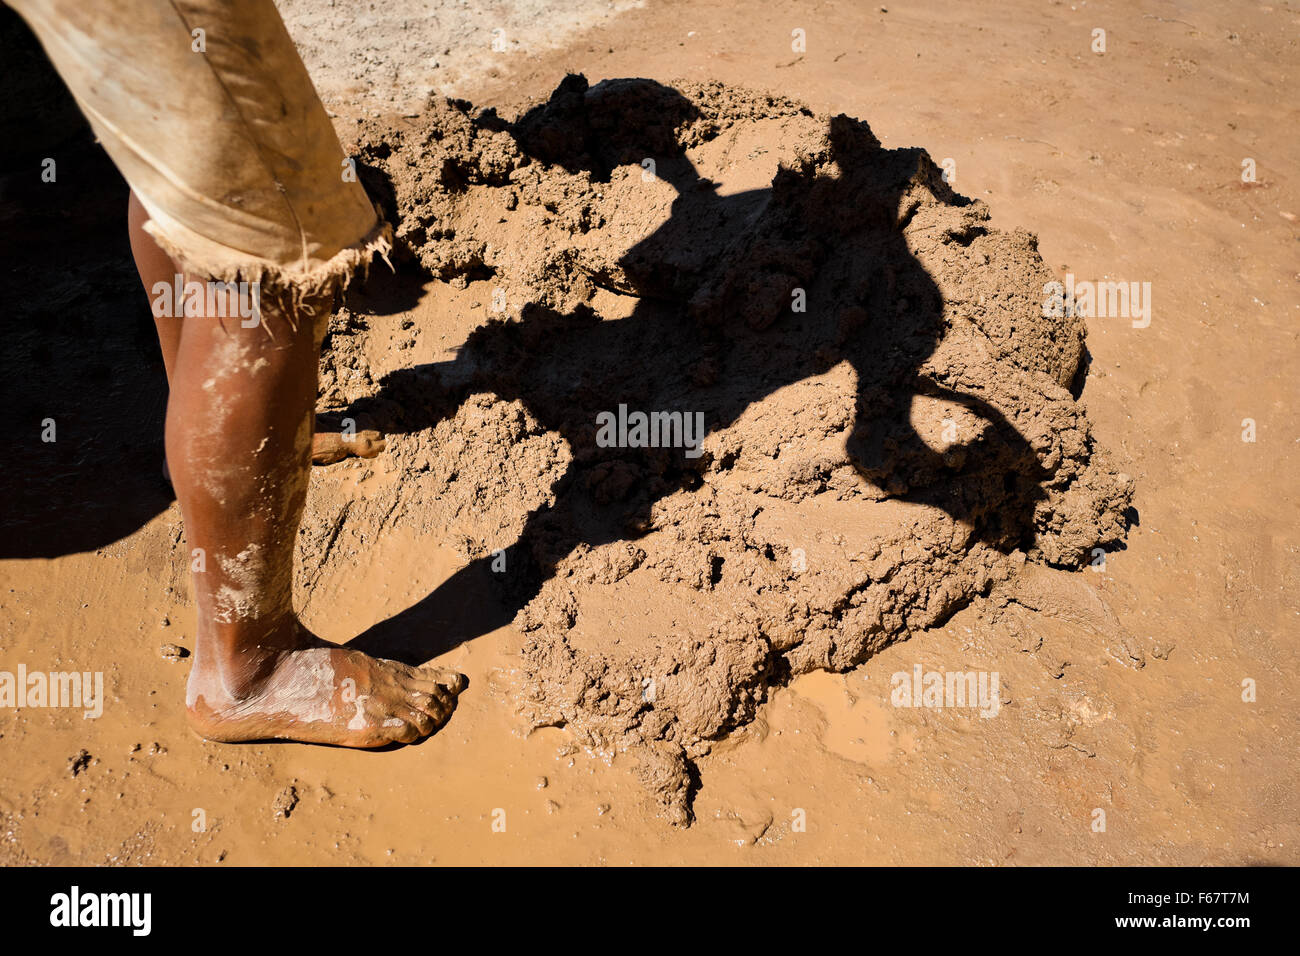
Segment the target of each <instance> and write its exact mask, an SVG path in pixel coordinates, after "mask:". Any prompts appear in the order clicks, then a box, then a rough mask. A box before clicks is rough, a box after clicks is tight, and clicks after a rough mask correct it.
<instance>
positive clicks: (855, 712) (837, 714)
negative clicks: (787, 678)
mask: <svg viewBox="0 0 1300 956" xmlns="http://www.w3.org/2000/svg"><path fill="white" fill-rule="evenodd" d="M853 679H854V675H853V674H852V672H850V673H849V674H833V673H831V672H830V671H813V672H811V673H808V674H804V675H803V676H801V677H798V678H796V679H795V680H794V681H793V682H792V683H791V684H790V690H792V691H794V692H795V693H796V694H799V695H800V696H801V697H804V698H806V699H807V700H809V701H811V702H812V703H814V704H816V705H817V709H818V710H819V711H820V712H821V715H822V717H823V720H822V721H821V722H820V723H819V725H818V728H817V736H818V739H819V740H820V741H821V744H822V746H823V747H825V748H826V749H827V750H829V751H830V752H831V753H834V754H839V755H840V756H841V757H844V758H845V759H847V760H852V761H854V762H856V763H861V764H866V765H867V766H870V767H879V766H880V765H882V764H884V763H886V762H888V761H889V759H890V758H891V757H892V756H894V754H895V753H896V752H897V750H898V749H899V748H902V749H904V750H906V749H907V748H908V747H909V746H910V739H911V738H910V737H908V736H905V735H901V734H900V735H898V736H892V737H891V736H890V734H891V732H894V727H893V720H892V715H891V714H890V711H889V708H888V706H887V705H886V704H885V703H884V702H883V701H880V700H877V699H876V698H875V697H872V696H859V695H857V694H855V693H854V692H853V690H852V689H851V687H852V685H851V683H850V681H851V680H853ZM858 680H859V681H860V678H858Z"/></svg>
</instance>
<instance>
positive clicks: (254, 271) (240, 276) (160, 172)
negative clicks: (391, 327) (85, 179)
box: [7, 0, 392, 297]
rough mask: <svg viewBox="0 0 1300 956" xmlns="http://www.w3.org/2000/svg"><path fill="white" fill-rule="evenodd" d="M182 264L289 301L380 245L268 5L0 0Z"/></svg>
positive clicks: (340, 276) (195, 0)
mask: <svg viewBox="0 0 1300 956" xmlns="http://www.w3.org/2000/svg"><path fill="white" fill-rule="evenodd" d="M7 2H9V4H10V5H11V6H13V7H14V8H15V9H16V10H17V11H18V12H19V14H21V15H22V17H23V18H24V19H25V20H26V21H27V23H28V24H29V25H30V27H31V28H32V31H33V32H34V33H35V34H36V36H37V38H38V39H39V40H40V42H41V44H42V45H43V46H44V48H45V51H46V53H47V54H48V55H49V57H50V60H51V61H52V62H53V64H54V66H55V68H56V69H57V70H58V71H59V74H60V75H61V76H62V77H63V80H64V82H65V83H67V85H68V88H69V89H70V90H71V91H72V94H73V96H75V97H76V100H77V103H78V104H79V105H80V107H81V109H82V111H83V112H84V113H85V114H86V117H87V118H88V119H89V120H90V124H91V126H92V127H93V128H94V131H95V134H96V135H97V136H98V138H99V141H100V142H101V143H102V144H103V146H104V149H105V150H106V151H107V152H108V154H109V156H110V157H111V158H112V160H113V162H114V163H116V164H117V168H118V169H119V170H120V171H121V173H122V176H123V177H124V178H125V179H126V181H127V182H128V183H129V184H130V186H131V188H132V189H133V190H134V191H135V193H136V195H137V196H138V197H139V198H140V201H141V203H142V204H143V205H144V208H145V210H146V211H147V212H148V213H149V218H150V222H149V223H148V224H147V225H146V226H145V229H146V230H147V231H148V232H149V233H150V235H152V236H153V237H154V239H155V240H156V241H157V242H158V244H159V245H160V246H161V247H162V248H163V249H164V250H165V251H166V252H167V253H168V254H169V255H170V256H171V257H172V258H173V259H174V260H175V261H176V262H177V264H178V265H179V266H180V267H181V268H182V269H183V270H185V271H186V272H187V273H191V274H194V275H196V276H197V275H202V276H204V277H206V278H212V279H219V280H223V281H227V282H234V281H240V280H246V281H250V282H251V281H258V282H260V283H262V285H263V287H264V291H265V290H277V289H283V290H285V291H289V292H292V293H294V294H295V297H297V296H305V295H315V294H318V293H327V292H329V291H332V290H334V289H337V288H338V287H339V286H340V285H342V284H344V283H346V281H347V280H348V279H349V278H350V277H351V276H352V274H353V273H354V272H355V271H356V270H357V269H358V268H360V267H364V266H365V265H366V264H368V263H369V261H370V259H371V257H372V256H373V255H374V254H375V253H380V254H384V253H386V252H387V251H388V249H389V242H390V238H391V235H392V233H391V229H390V228H389V226H388V225H387V224H386V223H385V222H384V221H383V219H382V216H380V215H379V213H378V211H377V210H376V208H375V206H374V204H373V203H371V201H370V199H369V198H368V197H367V196H366V193H365V190H364V189H363V188H362V187H361V185H360V183H358V182H357V181H356V176H355V172H354V171H353V169H352V167H351V164H350V162H349V161H348V160H347V158H346V157H345V156H344V154H343V149H342V147H341V146H340V145H339V141H338V137H337V136H336V135H335V132H334V128H333V126H332V125H331V124H330V119H329V116H328V115H327V114H326V112H325V107H324V106H323V105H322V104H321V101H320V98H319V97H318V96H317V95H316V90H315V87H313V86H312V82H311V78H310V77H309V76H308V75H307V69H306V67H305V66H303V62H302V59H301V58H300V57H299V56H298V51H297V50H296V49H295V48H294V45H293V41H292V40H291V39H290V38H289V33H288V31H287V30H286V29H285V26H284V22H283V21H282V20H281V19H280V15H279V13H278V12H277V11H276V9H275V5H274V4H273V3H272V0H7Z"/></svg>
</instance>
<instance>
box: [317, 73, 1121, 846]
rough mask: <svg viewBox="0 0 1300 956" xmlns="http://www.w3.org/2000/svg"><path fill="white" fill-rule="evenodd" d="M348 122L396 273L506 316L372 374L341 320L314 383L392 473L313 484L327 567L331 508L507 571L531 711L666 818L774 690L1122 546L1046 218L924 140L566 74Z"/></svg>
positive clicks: (468, 570) (772, 107)
mask: <svg viewBox="0 0 1300 956" xmlns="http://www.w3.org/2000/svg"><path fill="white" fill-rule="evenodd" d="M353 145H354V146H355V151H354V155H356V156H357V157H358V159H359V162H360V167H361V170H362V175H363V177H364V180H365V182H366V184H367V186H368V188H369V189H370V191H371V193H372V195H374V196H376V198H377V199H379V201H380V202H381V203H383V204H386V205H387V206H388V207H389V212H390V214H391V215H392V216H393V218H394V221H395V222H396V223H397V233H398V236H399V238H400V239H401V240H402V242H403V243H404V246H405V248H406V249H407V250H408V251H409V256H410V257H411V259H412V260H413V261H411V262H408V263H407V264H406V265H405V266H404V267H402V268H405V269H408V270H409V269H419V270H424V275H426V276H428V277H431V278H433V279H435V280H438V281H442V282H448V283H451V284H452V285H453V286H455V287H456V288H466V287H467V286H473V285H475V284H477V285H478V286H480V287H481V289H482V298H483V300H484V301H485V302H486V301H489V300H490V301H491V302H492V310H490V311H489V312H488V314H489V316H490V317H489V318H488V319H487V320H486V321H485V322H483V323H482V324H480V325H479V326H478V327H477V328H476V329H474V331H473V332H472V333H470V334H469V335H468V337H467V339H466V340H465V342H464V343H463V345H462V346H461V348H460V349H459V351H458V352H457V353H456V357H455V359H454V361H445V362H436V363H430V364H428V365H424V366H417V367H414V368H400V369H397V370H395V371H391V372H389V373H388V374H386V375H384V376H383V377H382V378H381V379H380V380H379V381H377V382H372V381H369V380H368V379H367V378H366V376H365V375H364V374H362V375H361V376H360V381H361V385H357V384H356V382H357V381H358V378H357V371H358V370H357V367H356V366H357V362H356V361H355V354H354V353H355V348H354V346H355V343H356V341H358V339H359V338H364V336H365V334H366V322H365V317H364V316H363V315H357V314H355V313H350V312H346V311H345V312H344V313H343V318H342V319H341V320H336V328H335V331H334V333H332V334H331V343H332V345H333V352H334V354H333V356H329V355H327V358H326V361H325V371H326V376H325V390H324V392H325V395H326V397H327V398H332V400H333V401H334V402H335V403H336V404H338V405H339V406H340V407H345V408H348V409H351V410H354V411H358V410H359V411H361V412H364V413H365V414H366V415H367V416H368V417H369V418H370V419H371V420H373V421H375V422H377V423H378V424H379V425H380V426H381V427H383V428H384V429H385V430H386V431H388V432H389V433H390V436H391V437H390V446H389V450H388V451H387V452H385V454H386V455H390V456H392V460H393V462H394V463H395V466H396V468H397V469H398V472H399V474H400V476H401V480H400V481H399V482H398V483H397V485H396V486H394V487H393V488H391V489H388V490H386V491H383V492H381V493H379V494H377V495H375V496H372V497H367V498H364V499H358V500H354V501H351V502H349V504H348V506H347V508H346V509H344V513H343V514H323V513H320V512H319V510H318V511H316V512H312V511H310V510H309V515H308V519H307V522H306V524H305V532H304V535H303V537H302V545H301V549H300V557H301V559H302V563H303V565H304V567H305V568H306V573H307V576H308V578H309V582H308V583H310V576H311V575H312V574H313V573H314V572H313V570H312V569H313V568H317V567H318V566H319V564H320V562H321V561H322V558H321V554H322V550H321V549H322V548H326V549H327V550H328V548H327V546H328V544H329V543H330V542H332V541H334V540H335V539H336V538H337V537H338V535H339V533H340V527H341V526H342V525H350V526H352V527H354V528H359V529H362V531H360V532H358V533H363V534H365V535H373V534H376V533H378V532H379V531H380V530H381V529H382V528H383V527H385V525H386V524H392V523H396V522H400V521H413V522H421V523H423V524H424V525H425V526H426V527H435V526H436V527H437V528H439V529H441V530H445V533H446V536H447V539H448V540H455V541H457V542H460V548H461V553H462V554H463V555H464V557H465V566H464V568H462V569H461V570H460V571H458V572H457V574H456V575H455V576H454V579H453V581H452V582H449V583H448V585H446V586H444V587H442V588H440V589H439V593H438V594H436V595H434V596H433V597H434V599H436V600H438V601H443V602H454V601H456V600H458V599H460V598H462V597H463V595H464V594H465V593H467V589H468V588H470V587H471V585H473V583H474V582H478V581H489V582H491V587H492V588H495V590H494V591H493V593H494V594H496V595H498V597H499V602H500V607H501V608H502V611H501V612H500V615H499V617H500V620H497V621H493V622H490V623H491V624H492V625H495V624H500V623H506V622H507V621H510V620H513V622H514V625H515V626H516V627H517V628H519V629H520V630H521V631H522V632H523V633H524V634H525V635H526V638H527V640H526V644H525V646H524V649H523V655H522V667H521V671H522V679H523V681H524V683H525V690H524V693H523V696H524V698H525V703H524V706H523V711H524V713H525V715H526V717H527V719H528V720H529V721H530V722H531V724H532V725H534V726H543V725H556V726H564V727H567V728H568V729H569V730H570V731H571V732H572V733H573V734H575V735H576V736H577V739H578V740H579V741H580V742H581V743H582V744H584V745H586V746H588V747H591V748H594V749H599V750H604V751H614V752H628V753H630V754H632V755H634V756H635V757H636V759H637V761H638V764H639V767H640V771H641V777H642V779H643V780H644V782H645V784H646V786H647V787H649V788H650V789H651V790H652V791H653V792H654V793H655V794H656V796H657V797H658V798H659V800H660V801H661V803H662V806H663V807H664V810H665V812H666V813H667V815H668V816H669V817H670V818H671V819H672V820H674V821H675V822H678V823H687V822H689V820H690V803H691V799H690V798H691V794H692V787H693V785H692V782H691V781H692V777H693V776H694V767H693V761H694V760H696V759H697V758H699V757H700V756H701V755H703V754H705V753H707V752H708V751H709V749H710V747H711V746H713V745H714V744H715V743H716V742H717V741H719V740H720V739H721V738H723V737H725V736H726V735H727V734H728V733H730V732H731V731H733V730H735V729H736V728H737V727H739V726H742V725H744V724H745V723H746V722H748V721H750V720H752V719H753V718H754V716H755V714H756V711H757V709H758V707H759V706H760V704H761V703H762V702H763V701H764V699H765V697H766V695H767V694H768V692H769V689H770V688H771V687H773V686H774V685H779V684H782V683H784V682H787V681H789V680H790V679H791V678H792V677H793V676H795V675H798V674H801V673H804V672H807V671H810V670H813V669H817V668H824V669H831V670H836V671H840V670H844V669H847V668H850V667H853V666H854V665H856V664H860V663H862V662H863V661H865V660H867V659H868V658H870V657H871V656H872V654H874V653H875V652H876V651H878V650H880V649H881V648H882V647H884V646H885V645H887V644H889V643H891V642H893V641H896V640H899V639H902V638H905V637H907V636H908V635H910V634H912V633H914V632H916V631H919V630H921V629H924V628H927V627H931V626H934V625H937V624H940V623H942V622H943V621H944V620H945V619H946V618H947V617H949V616H950V615H952V614H953V613H954V612H955V611H957V610H958V609H960V608H962V607H963V606H965V605H966V604H968V603H970V602H971V601H972V600H973V599H974V598H976V597H977V596H980V595H987V594H990V593H991V592H993V591H994V590H995V589H997V588H999V587H1001V586H1003V585H1005V584H1007V582H1009V581H1013V580H1014V579H1015V577H1016V575H1017V572H1018V570H1019V569H1020V568H1021V567H1022V566H1023V565H1024V564H1025V562H1027V561H1028V562H1034V563H1037V564H1041V565H1050V566H1055V567H1062V568H1078V567H1081V566H1082V565H1083V564H1084V563H1085V562H1086V561H1087V560H1088V559H1089V558H1090V557H1091V555H1092V552H1093V549H1095V548H1099V547H1100V548H1106V547H1108V546H1110V545H1111V544H1113V543H1115V542H1118V541H1120V540H1121V539H1122V537H1123V535H1124V533H1125V529H1126V518H1125V515H1126V512H1127V510H1128V508H1129V505H1130V499H1131V496H1132V483H1131V480H1130V479H1129V478H1128V477H1127V476H1125V475H1122V474H1118V473H1117V472H1116V471H1115V470H1114V469H1113V468H1112V466H1111V464H1110V463H1109V462H1108V460H1107V459H1106V457H1105V455H1104V454H1103V453H1102V452H1101V451H1100V450H1099V449H1097V448H1096V447H1095V444H1094V441H1093V438H1092V436H1091V434H1090V429H1089V423H1088V421H1087V418H1086V417H1085V414H1084V410H1083V408H1082V407H1081V405H1080V404H1079V403H1078V402H1077V401H1076V398H1077V395H1078V390H1079V389H1080V388H1081V386H1082V378H1083V373H1082V368H1081V366H1082V364H1083V360H1084V356H1085V350H1084V344H1083V338H1084V328H1083V325H1082V323H1081V321H1080V320H1078V319H1076V318H1074V317H1071V316H1060V317H1048V316H1045V315H1044V308H1043V300H1044V285H1045V284H1046V283H1049V282H1051V281H1052V280H1053V278H1054V277H1053V276H1052V274H1051V273H1050V272H1049V271H1048V270H1047V269H1046V267H1045V266H1044V264H1043V262H1042V259H1041V258H1040V256H1039V254H1038V252H1037V248H1036V239H1035V237H1034V236H1033V235H1031V234H1029V233H1026V232H1023V231H1019V230H1017V231H1011V232H1007V231H1001V230H999V229H997V228H995V227H994V226H993V225H992V224H991V222H990V219H989V212H988V209H987V208H986V206H985V205H984V204H983V203H981V202H979V201H975V200H970V199H967V198H964V197H962V196H960V195H958V194H957V193H955V192H954V191H953V190H952V189H951V188H949V186H948V185H947V183H945V181H944V179H943V176H942V174H941V171H940V170H939V169H938V168H937V167H936V166H935V164H934V163H933V162H932V161H931V159H930V157H929V156H928V155H927V154H926V153H925V152H924V151H923V150H920V149H893V150H887V149H884V148H882V147H881V145H880V142H879V141H878V140H877V139H876V137H875V136H874V135H873V134H872V132H871V130H870V128H869V127H868V126H867V124H865V123H863V122H861V121H858V120H854V119H850V118H848V117H846V116H843V115H840V116H825V115H816V114H814V113H813V112H811V111H809V110H808V109H806V108H804V107H802V106H801V105H800V104H798V103H795V102H791V101H789V100H786V99H782V98H779V97H775V96H770V95H764V94H758V93H753V92H749V91H743V90H737V89H734V88H729V87H725V86H722V85H719V84H683V85H681V86H679V87H676V88H673V87H669V86H666V85H662V84H659V83H656V82H653V81H649V80H640V79H635V80H632V79H629V80H612V81H606V82H603V83H600V84H599V85H596V86H591V87H589V85H588V83H587V82H586V80H585V79H584V78H582V77H580V76H570V77H567V78H566V79H565V80H564V82H563V83H562V84H560V86H559V87H558V88H557V89H556V90H555V92H554V93H553V94H552V96H551V97H550V99H549V101H547V102H546V103H544V104H542V105H539V106H537V107H536V108H534V109H531V110H529V111H528V112H526V113H524V114H523V115H521V116H519V117H517V118H516V119H514V120H506V119H504V118H502V117H501V116H499V115H498V114H497V113H496V112H495V111H493V110H490V109H488V110H479V109H475V108H474V107H472V106H471V105H470V104H468V103H465V102H446V103H436V104H430V106H429V107H428V109H427V110H426V112H425V113H424V114H422V115H420V116H419V117H416V118H413V119H407V120H403V121H368V122H367V123H364V124H362V125H361V126H359V127H358V133H357V136H356V140H355V143H354V144H353ZM340 323H341V324H340ZM349 342H350V343H352V345H351V346H349V345H348V344H347V343H349ZM349 349H352V351H351V352H349ZM349 355H352V357H351V358H350V357H349ZM349 365H350V366H351V367H350V368H349V367H347V366H349ZM362 371H364V370H362ZM349 382H351V383H352V384H351V385H349V384H348V383H349ZM636 413H641V415H642V416H644V417H643V418H642V417H639V416H638V415H637V414H636ZM656 413H658V414H657V415H656ZM674 416H676V417H674ZM697 426H698V431H697V430H696V428H697ZM311 507H314V506H309V508H311ZM399 618H402V615H399ZM395 623H396V624H397V625H398V626H401V625H403V624H405V625H408V626H409V625H410V623H411V620H410V619H407V620H405V621H403V620H398V621H396V622H395ZM471 636H472V635H471ZM362 643H363V644H364V643H365V642H364V641H363V642H362ZM375 646H381V645H378V644H376V645H375Z"/></svg>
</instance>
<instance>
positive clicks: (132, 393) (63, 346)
mask: <svg viewBox="0 0 1300 956" xmlns="http://www.w3.org/2000/svg"><path fill="white" fill-rule="evenodd" d="M0 50H3V53H2V54H0V57H3V59H4V61H5V65H6V71H5V72H6V76H5V81H6V94H5V96H4V97H3V99H0V140H2V141H3V142H4V148H5V152H4V158H3V160H2V161H0V237H3V238H0V248H2V252H3V256H2V258H3V260H4V266H5V267H4V269H3V270H0V302H3V303H4V308H3V309H0V337H2V338H3V340H4V342H5V348H4V349H3V351H0V406H2V407H4V408H5V409H6V410H7V412H8V415H9V416H10V425H11V428H10V434H11V435H12V436H13V437H15V439H16V441H17V443H16V445H15V447H14V449H13V454H12V456H11V460H10V462H9V464H8V465H7V466H6V467H4V468H3V469H0V499H3V501H4V508H3V510H2V511H0V559H6V558H38V557H39V558H54V557H59V556H61V555H65V554H74V553H77V552H83V551H93V550H95V549H97V548H102V547H105V546H107V545H110V544H112V543H113V542H115V541H119V540H121V539H122V538H125V537H127V536H128V535H130V534H132V533H134V532H135V531H137V530H139V529H140V528H141V527H143V526H144V525H146V524H147V523H148V522H149V521H151V520H152V519H154V518H155V517H157V516H158V515H159V514H160V513H162V512H163V511H165V510H166V509H167V507H168V505H170V503H171V501H172V492H171V488H170V486H169V485H168V484H167V482H166V481H165V480H164V479H163V477H162V464H163V427H162V424H163V413H164V410H165V406H166V398H167V386H166V377H165V372H164V370H163V364H162V355H161V353H160V351H159V349H158V341H157V337H156V335H155V334H154V327H153V321H152V319H151V317H150V312H149V303H148V300H147V299H146V298H145V297H144V296H142V295H141V294H140V280H139V279H138V278H137V276H136V273H135V265H134V262H133V260H132V258H131V251H130V247H129V243H128V241H127V232H126V202H127V195H128V190H127V186H126V183H125V182H123V180H122V178H121V176H120V175H119V174H118V172H117V170H116V168H115V167H114V166H113V164H112V162H111V161H110V160H109V159H108V156H107V155H106V154H105V153H104V151H103V150H102V149H101V148H100V147H99V146H98V145H97V144H96V143H95V140H94V136H93V134H92V132H91V129H90V126H89V125H88V124H87V123H86V121H85V119H84V118H83V117H82V115H81V111H80V110H79V109H78V108H77V106H76V103H75V101H74V100H73V98H72V96H71V94H70V93H69V92H68V91H67V88H66V87H65V86H64V85H63V81H62V80H61V79H60V78H59V76H58V74H57V73H56V72H55V70H54V68H53V67H52V66H51V65H50V63H49V60H48V59H47V58H46V56H45V53H44V51H43V50H42V49H41V47H40V44H39V43H38V42H37V41H36V39H35V37H34V36H32V34H31V31H30V30H29V29H28V28H27V25H26V24H25V23H24V22H23V21H22V19H21V18H20V17H18V15H17V14H16V13H15V12H14V11H13V10H11V9H9V8H8V7H5V6H3V5H0ZM9 67H12V69H8V68H9ZM43 174H48V175H43Z"/></svg>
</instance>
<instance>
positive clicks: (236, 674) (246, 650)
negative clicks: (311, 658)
mask: <svg viewBox="0 0 1300 956" xmlns="http://www.w3.org/2000/svg"><path fill="white" fill-rule="evenodd" d="M309 643H310V635H309V634H307V632H306V631H305V629H304V628H303V627H302V626H301V625H300V624H299V623H298V619H297V617H296V616H295V615H293V614H291V613H290V614H287V615H285V616H283V617H282V618H281V619H279V620H276V621H272V622H268V621H265V620H261V619H259V620H254V621H240V622H235V623H229V624H227V623H219V622H212V623H210V624H209V625H208V626H207V627H204V626H202V625H201V626H200V627H199V628H198V635H197V637H196V640H195V648H194V668H193V672H192V673H193V675H194V676H201V677H205V678H207V679H208V680H212V679H215V680H217V681H219V683H220V687H221V688H222V690H223V691H225V692H226V693H227V694H228V695H229V696H230V697H232V698H234V699H236V700H242V699H245V698H248V697H253V696H256V695H257V694H258V693H259V692H260V691H261V689H262V688H263V686H264V685H265V684H266V682H267V680H268V679H269V678H270V677H271V675H272V674H274V673H275V671H276V668H277V667H278V666H279V664H280V662H281V661H282V660H283V659H284V658H285V657H286V656H288V655H289V654H291V653H292V652H293V651H295V650H298V649H300V648H302V647H306V646H308V645H309Z"/></svg>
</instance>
